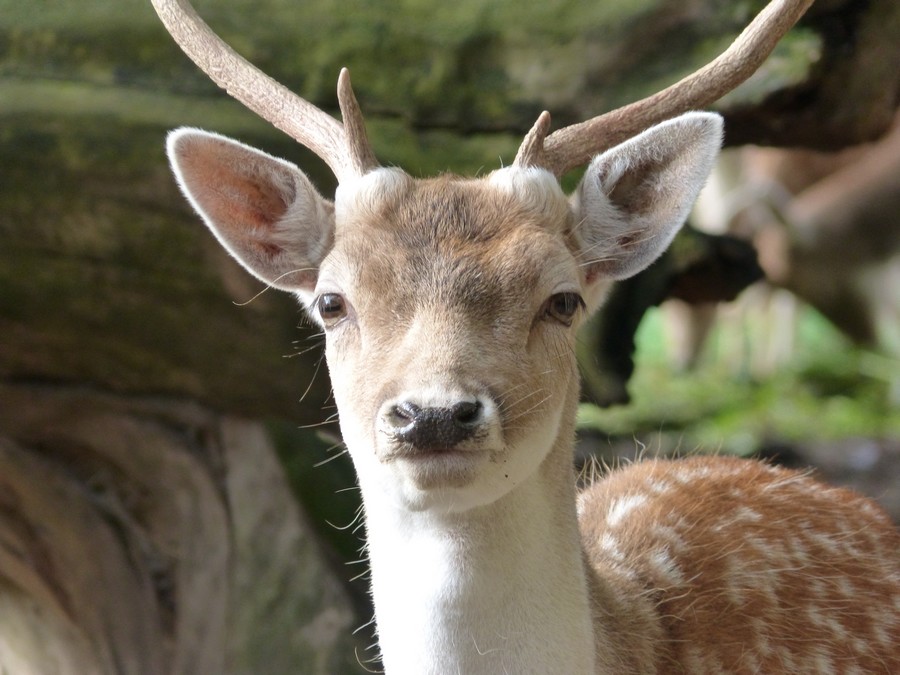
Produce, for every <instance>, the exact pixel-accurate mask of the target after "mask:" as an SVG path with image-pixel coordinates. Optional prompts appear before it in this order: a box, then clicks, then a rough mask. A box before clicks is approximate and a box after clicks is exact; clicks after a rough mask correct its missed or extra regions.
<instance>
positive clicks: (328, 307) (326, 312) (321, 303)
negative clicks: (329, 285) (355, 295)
mask: <svg viewBox="0 0 900 675" xmlns="http://www.w3.org/2000/svg"><path fill="white" fill-rule="evenodd" d="M316 311H317V312H318V313H319V318H320V319H322V323H324V324H325V326H326V327H330V326H333V325H334V324H336V323H337V322H338V321H340V320H341V319H343V318H344V317H345V316H347V301H346V300H344V298H343V296H341V295H338V294H337V293H323V294H322V295H320V296H319V297H318V298H316Z"/></svg>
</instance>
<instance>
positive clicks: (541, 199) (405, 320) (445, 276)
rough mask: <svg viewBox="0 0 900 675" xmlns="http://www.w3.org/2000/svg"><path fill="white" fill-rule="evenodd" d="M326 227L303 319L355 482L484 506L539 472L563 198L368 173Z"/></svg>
mask: <svg viewBox="0 0 900 675" xmlns="http://www.w3.org/2000/svg"><path fill="white" fill-rule="evenodd" d="M336 215H337V225H336V234H335V241H334V247H333V249H332V250H331V252H330V253H329V254H328V255H327V256H326V258H325V259H324V261H323V262H322V265H321V268H320V275H319V279H318V283H317V284H316V287H315V289H314V292H313V298H312V300H311V312H312V314H313V316H314V317H315V318H316V320H318V321H319V322H320V323H321V324H322V325H323V326H324V328H325V330H326V334H327V341H326V344H327V348H326V350H327V359H328V364H329V371H330V373H331V377H332V383H333V386H334V393H335V399H336V401H337V404H338V409H339V410H340V411H341V429H342V431H343V433H344V436H345V440H347V442H348V445H349V447H350V448H351V452H352V453H354V454H353V456H354V461H355V463H356V465H357V467H358V469H359V471H360V474H361V475H368V476H378V477H379V481H380V482H381V484H382V485H383V487H384V489H386V490H389V491H395V493H396V496H397V497H398V498H399V499H400V500H401V501H402V503H404V504H407V505H409V506H411V507H413V508H424V507H426V506H428V507H431V506H434V505H436V504H443V505H444V506H445V507H446V508H454V509H458V508H470V507H471V506H475V505H478V504H481V503H485V502H487V501H493V500H494V499H496V498H497V497H498V496H499V495H501V494H503V493H504V492H505V491H507V490H509V489H510V488H511V487H513V486H515V485H516V484H517V483H518V482H520V481H521V480H523V478H524V477H526V476H527V475H529V474H530V473H531V472H532V471H533V470H534V468H535V467H536V465H537V464H538V463H540V461H541V460H542V459H543V455H544V454H546V452H547V449H548V448H549V447H550V445H551V442H550V441H552V439H553V438H554V437H555V435H556V431H557V425H558V421H559V419H560V413H561V411H562V407H563V405H564V402H565V401H566V398H567V397H566V393H567V391H568V390H569V388H570V385H571V384H572V382H573V381H574V378H575V377H576V374H575V373H576V371H575V362H574V356H573V344H572V340H573V335H574V327H575V325H576V324H577V322H578V320H579V319H580V314H581V311H582V307H581V294H582V292H583V281H584V275H583V274H582V272H581V270H580V269H579V266H578V264H577V261H576V258H575V251H574V245H575V242H574V237H573V233H572V225H573V223H574V218H573V214H572V211H571V209H570V206H569V204H568V202H567V200H566V198H565V196H564V195H563V193H562V192H561V190H560V189H559V187H558V185H557V183H556V180H555V179H554V178H553V177H552V176H551V175H549V174H547V173H546V172H543V171H540V170H531V171H527V172H523V171H521V170H516V171H515V172H514V173H513V172H511V171H510V170H505V171H499V172H496V173H495V174H492V175H491V176H489V177H487V178H486V179H482V180H462V179H456V178H449V177H445V178H438V179H434V180H426V181H414V180H412V179H411V178H409V177H408V176H406V175H405V174H403V173H401V172H399V171H393V170H379V171H376V172H373V173H370V174H368V175H367V176H366V177H365V178H363V179H362V180H360V181H359V182H357V183H354V184H353V185H351V186H350V187H349V188H348V187H347V186H342V188H341V189H340V190H339V192H338V199H337V209H336ZM357 448H358V449H363V450H362V451H361V452H360V451H357V450H355V449H357ZM363 480H365V479H363Z"/></svg>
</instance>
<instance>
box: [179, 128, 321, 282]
mask: <svg viewBox="0 0 900 675" xmlns="http://www.w3.org/2000/svg"><path fill="white" fill-rule="evenodd" d="M167 151H168V156H169V161H170V162H171V165H172V170H173V172H174V173H175V177H176V178H177V180H178V184H179V185H180V186H181V189H182V191H183V192H184V194H185V196H186V197H187V199H188V201H189V202H190V203H191V205H192V206H193V207H194V208H195V209H196V210H197V213H199V214H200V216H201V217H202V218H203V221H204V222H205V223H206V224H207V225H208V226H209V229H210V230H212V232H213V234H215V236H216V238H217V239H218V240H219V242H220V243H221V244H222V245H223V246H224V247H225V248H226V249H227V250H228V252H229V253H231V254H232V255H233V256H234V257H235V258H236V259H237V260H238V262H240V263H241V265H243V266H244V267H245V268H246V269H247V270H248V271H250V272H251V273H252V274H254V275H255V276H256V277H258V278H259V279H261V280H263V281H265V282H266V283H267V284H269V285H271V286H274V287H276V288H280V289H283V290H288V291H294V292H296V293H298V294H299V295H301V296H306V297H307V298H308V297H309V295H310V294H311V293H312V291H313V288H314V287H315V285H316V279H317V277H318V270H319V265H320V263H321V262H322V259H323V258H324V257H325V255H326V254H327V253H328V250H329V249H330V248H331V244H332V242H333V240H334V205H333V204H332V203H331V202H330V201H328V200H327V199H325V198H323V197H322V196H321V195H320V194H319V193H318V192H317V191H316V189H315V188H314V187H313V185H312V183H311V182H310V181H309V179H308V178H307V177H306V175H305V174H304V173H303V172H302V171H300V169H298V168H297V167H296V166H294V165H293V164H291V163H290V162H285V161H284V160H281V159H278V158H276V157H272V156H271V155H268V154H266V153H264V152H261V151H260V150H256V149H254V148H251V147H249V146H247V145H244V144H243V143H239V142H238V141H234V140H232V139H230V138H226V137H224V136H219V135H218V134H212V133H209V132H206V131H200V130H199V129H189V128H182V129H176V130H175V131H173V132H172V133H170V134H169V138H168V143H167Z"/></svg>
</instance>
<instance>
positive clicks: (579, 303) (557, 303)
mask: <svg viewBox="0 0 900 675" xmlns="http://www.w3.org/2000/svg"><path fill="white" fill-rule="evenodd" d="M584 307H585V304H584V300H582V299H581V296H580V295H578V293H572V292H568V293H554V294H553V295H551V296H550V298H549V299H548V300H547V304H546V308H545V311H544V316H546V317H548V318H551V319H554V320H556V321H559V322H560V323H561V324H563V325H564V326H571V325H572V320H573V319H574V318H575V313H576V312H577V311H578V310H579V308H582V309H583V308H584Z"/></svg>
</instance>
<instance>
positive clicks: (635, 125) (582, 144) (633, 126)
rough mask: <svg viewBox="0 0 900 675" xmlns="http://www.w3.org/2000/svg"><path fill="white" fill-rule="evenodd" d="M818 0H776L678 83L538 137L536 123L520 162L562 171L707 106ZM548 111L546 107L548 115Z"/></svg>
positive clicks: (759, 61)
mask: <svg viewBox="0 0 900 675" xmlns="http://www.w3.org/2000/svg"><path fill="white" fill-rule="evenodd" d="M812 3H813V0H773V1H772V2H770V3H769V4H768V5H767V6H766V7H765V8H764V9H763V10H762V11H761V12H760V13H759V14H758V15H757V16H756V18H755V19H754V20H753V21H752V22H751V23H750V25H749V26H747V28H745V29H744V31H743V32H742V33H741V34H740V35H739V36H738V38H737V39H736V40H735V41H734V42H733V43H732V44H731V46H730V47H729V48H728V49H727V50H725V51H724V52H723V53H722V54H721V55H720V56H719V57H718V58H716V59H715V60H714V61H712V62H710V63H708V64H707V65H706V66H704V67H703V68H701V69H700V70H698V71H696V72H694V73H693V74H691V75H688V76H687V77H685V78H684V79H682V80H681V81H679V82H676V83H675V84H673V85H672V86H670V87H668V88H666V89H664V90H662V91H660V92H657V93H656V94H653V95H652V96H649V97H647V98H645V99H642V100H640V101H636V102H634V103H630V104H628V105H626V106H623V107H621V108H618V109H616V110H612V111H610V112H608V113H605V114H603V115H599V116H597V117H594V118H593V119H590V120H587V121H585V122H581V123H579V124H573V125H571V126H568V127H564V128H562V129H559V130H557V131H554V132H553V133H552V134H550V135H549V136H548V137H547V138H546V140H545V141H544V142H543V143H542V144H541V143H536V142H535V139H534V138H533V135H534V133H535V129H536V128H537V127H538V126H539V125H540V124H541V121H540V119H539V120H538V123H537V124H535V129H532V130H531V131H530V132H529V133H528V135H527V136H526V137H525V140H524V141H523V142H522V145H521V147H520V148H519V152H518V154H517V155H516V160H515V165H516V166H540V167H543V168H545V169H547V170H548V171H550V172H552V173H553V174H554V175H556V176H561V175H563V174H564V173H566V171H569V170H570V169H573V168H575V167H577V166H581V165H582V164H586V163H587V162H589V161H590V159H591V158H592V157H593V156H594V155H596V154H597V153H599V152H602V151H603V150H606V149H608V148H611V147H612V146H614V145H616V144H618V143H621V142H622V141H625V140H627V139H628V138H630V137H632V136H634V135H635V134H638V133H640V132H641V131H643V130H644V129H646V128H647V127H649V126H651V125H653V124H656V123H658V122H662V121H663V120H666V119H668V118H670V117H674V116H675V115H678V114H680V113H683V112H687V111H688V110H692V109H697V108H704V107H706V106H708V105H710V104H711V103H713V102H714V101H716V100H718V99H720V98H721V97H722V96H724V95H725V94H727V93H728V92H729V91H731V90H733V89H735V88H736V87H737V86H738V85H739V84H741V83H742V82H744V81H745V80H746V79H747V78H748V77H750V76H751V75H752V74H753V73H754V72H756V70H757V69H758V68H759V66H760V65H762V62H763V61H765V60H766V58H767V57H768V56H769V54H770V53H771V52H772V50H773V49H774V48H775V45H776V44H777V43H778V41H779V40H780V39H781V38H782V37H783V36H784V34H785V33H787V32H788V30H790V28H791V26H793V25H794V24H795V23H796V22H797V20H798V19H799V18H800V17H801V16H802V15H803V13H804V12H805V11H806V10H807V8H808V7H809V6H810V5H811V4H812ZM545 115H546V113H542V116H541V117H542V118H543V117H544V116H545Z"/></svg>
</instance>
